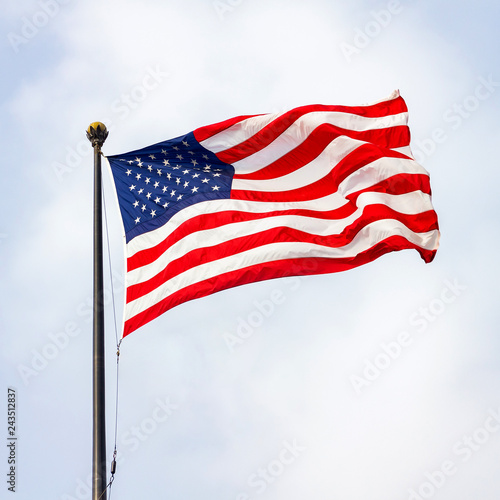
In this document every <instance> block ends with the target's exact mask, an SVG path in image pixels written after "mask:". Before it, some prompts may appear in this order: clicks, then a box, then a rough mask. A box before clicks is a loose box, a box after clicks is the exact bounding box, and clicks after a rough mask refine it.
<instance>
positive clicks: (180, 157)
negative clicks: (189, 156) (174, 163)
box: [176, 155, 184, 160]
mask: <svg viewBox="0 0 500 500" xmlns="http://www.w3.org/2000/svg"><path fill="white" fill-rule="evenodd" d="M176 158H178V159H179V160H182V159H183V158H184V157H183V156H182V155H177V156H176Z"/></svg>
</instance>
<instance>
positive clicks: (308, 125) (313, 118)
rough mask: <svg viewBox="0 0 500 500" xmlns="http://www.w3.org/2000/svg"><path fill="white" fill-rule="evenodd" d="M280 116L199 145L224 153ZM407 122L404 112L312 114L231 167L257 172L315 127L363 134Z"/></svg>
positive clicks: (246, 124) (237, 127)
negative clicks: (330, 126)
mask: <svg viewBox="0 0 500 500" xmlns="http://www.w3.org/2000/svg"><path fill="white" fill-rule="evenodd" d="M283 114H285V113H283ZM283 114H280V115H275V114H272V115H262V116H254V117H252V118H247V119H246V120H243V121H241V122H238V123H235V124H234V125H232V126H231V127H229V128H227V129H225V130H223V131H222V132H219V133H218V134H215V135H213V136H212V137H209V138H208V139H205V140H204V141H202V142H201V145H202V146H203V147H205V148H207V149H209V150H210V151H212V152H214V153H219V152H221V151H225V150H226V149H230V148H232V147H234V146H237V145H238V144H241V143H242V142H244V141H246V140H248V139H250V138H251V137H253V136H254V135H255V134H257V133H258V132H260V131H261V130H262V129H263V128H264V127H265V126H266V125H268V124H269V123H270V122H272V121H273V120H276V119H277V118H279V117H280V116H283ZM407 123H408V113H406V112H404V113H399V114H396V115H388V116H382V117H376V118H373V117H366V116H360V115H355V114H352V113H347V112H339V111H311V112H309V113H305V114H304V115H301V116H300V117H299V118H297V120H295V121H294V122H293V123H292V124H290V126H289V127H288V128H287V129H286V130H285V131H284V132H283V133H282V134H281V135H280V136H278V137H277V138H276V139H274V140H273V141H272V142H271V143H270V144H269V145H268V146H266V147H265V148H263V149H262V150H261V151H258V152H256V153H254V154H253V155H251V156H250V157H248V158H245V159H242V160H240V161H238V162H235V163H234V165H235V166H237V168H238V173H248V172H254V171H256V170H259V169H260V168H261V167H262V166H265V165H269V164H270V163H272V162H273V161H275V160H277V159H278V158H281V156H283V155H284V154H286V153H288V152H289V151H291V150H292V149H294V148H295V147H296V146H298V145H299V144H301V143H302V142H303V141H304V140H305V139H307V137H308V136H309V135H310V134H311V132H312V131H313V130H314V129H315V128H317V127H318V126H320V125H323V124H331V125H335V126H336V127H340V128H343V129H347V130H352V131H354V132H363V131H367V130H376V129H384V128H391V127H395V126H399V125H406V124H407Z"/></svg>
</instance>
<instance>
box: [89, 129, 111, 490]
mask: <svg viewBox="0 0 500 500" xmlns="http://www.w3.org/2000/svg"><path fill="white" fill-rule="evenodd" d="M107 136H108V131H107V129H106V126H105V125H104V124H103V123H100V122H94V123H92V124H91V125H90V126H89V128H88V129H87V138H88V140H89V141H90V142H91V143H92V146H93V148H94V321H93V364H92V373H93V378H92V380H93V431H92V436H93V441H92V500H106V497H107V495H106V414H105V377H104V374H105V370H104V368H105V364H104V361H105V358H104V300H103V299H104V284H103V249H102V248H103V245H102V170H101V147H102V145H103V144H104V141H105V140H106V137H107Z"/></svg>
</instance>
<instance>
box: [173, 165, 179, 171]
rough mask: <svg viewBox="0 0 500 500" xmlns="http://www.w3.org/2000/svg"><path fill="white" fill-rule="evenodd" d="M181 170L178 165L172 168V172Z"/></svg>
mask: <svg viewBox="0 0 500 500" xmlns="http://www.w3.org/2000/svg"><path fill="white" fill-rule="evenodd" d="M180 168H181V166H180V165H176V166H175V167H172V170H179V169H180Z"/></svg>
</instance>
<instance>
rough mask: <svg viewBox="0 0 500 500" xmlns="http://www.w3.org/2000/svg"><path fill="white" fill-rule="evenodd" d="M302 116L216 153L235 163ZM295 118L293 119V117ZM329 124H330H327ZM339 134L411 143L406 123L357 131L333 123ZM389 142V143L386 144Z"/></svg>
mask: <svg viewBox="0 0 500 500" xmlns="http://www.w3.org/2000/svg"><path fill="white" fill-rule="evenodd" d="M299 117H300V116H291V117H290V119H289V120H283V121H282V122H281V123H278V124H277V123H276V121H277V120H275V121H273V122H271V123H269V124H268V125H266V126H265V127H264V128H263V129H262V130H260V131H259V132H257V133H256V134H254V135H253V136H252V137H250V138H248V139H247V140H246V141H243V142H241V143H240V144H237V145H235V146H233V147H232V148H229V149H226V150H224V151H220V152H219V153H216V155H217V157H218V158H219V159H220V160H222V161H223V162H226V163H234V162H237V161H239V160H242V159H243V158H246V157H247V156H251V155H253V154H254V153H256V152H257V151H260V150H261V149H264V148H265V147H266V146H268V145H269V144H271V143H272V142H273V141H275V140H276V139H277V138H278V137H279V136H280V135H281V134H282V133H283V132H284V131H285V130H286V129H287V128H288V127H289V126H290V125H292V123H294V121H295V120H296V119H297V118H299ZM292 118H293V119H292ZM325 125H329V124H325ZM331 127H332V130H335V131H336V133H337V136H338V135H345V136H347V137H351V138H352V139H358V140H360V141H366V142H373V143H375V144H379V142H380V144H379V145H381V146H384V147H389V148H399V147H403V146H408V145H409V144H410V132H409V128H408V127H407V126H406V125H397V126H394V127H390V128H383V129H372V130H362V131H355V130H350V129H344V128H340V127H336V126H335V125H331ZM386 143H387V145H386Z"/></svg>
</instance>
